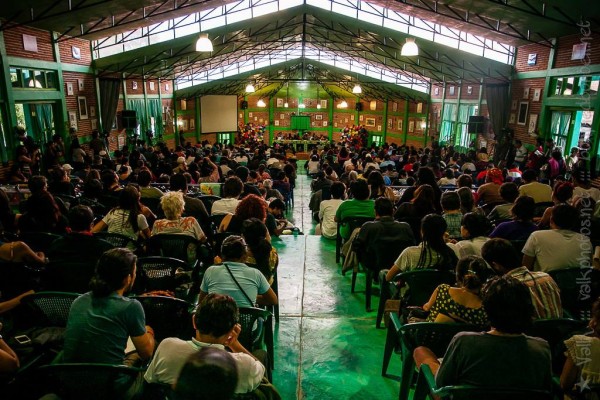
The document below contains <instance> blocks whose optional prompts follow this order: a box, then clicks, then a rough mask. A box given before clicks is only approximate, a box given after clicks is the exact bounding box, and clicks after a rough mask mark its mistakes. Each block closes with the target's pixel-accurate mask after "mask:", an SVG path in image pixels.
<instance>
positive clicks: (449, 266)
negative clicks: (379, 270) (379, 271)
mask: <svg viewBox="0 0 600 400" xmlns="http://www.w3.org/2000/svg"><path fill="white" fill-rule="evenodd" d="M447 229H448V225H447V224H446V220H445V219H444V217H442V216H441V215H437V214H429V215H427V216H426V217H425V218H423V220H422V222H421V235H422V241H421V243H420V244H418V245H417V246H410V247H407V248H406V249H404V251H402V253H400V256H399V257H398V259H397V260H396V262H395V263H394V266H393V267H392V268H391V269H390V270H389V271H387V274H386V275H385V280H386V281H388V282H390V281H392V280H393V279H394V277H395V276H396V275H397V274H399V273H400V272H405V271H411V270H414V269H438V270H443V271H453V270H454V269H455V268H456V263H457V261H458V258H457V257H456V254H455V253H454V251H453V250H452V248H451V247H450V246H448V245H447V244H446V241H445V240H444V234H445V233H446V230H447Z"/></svg>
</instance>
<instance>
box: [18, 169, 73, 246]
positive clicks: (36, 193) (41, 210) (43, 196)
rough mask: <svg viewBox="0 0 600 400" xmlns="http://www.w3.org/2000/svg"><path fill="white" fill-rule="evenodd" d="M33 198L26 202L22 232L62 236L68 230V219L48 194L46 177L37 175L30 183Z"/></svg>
mask: <svg viewBox="0 0 600 400" xmlns="http://www.w3.org/2000/svg"><path fill="white" fill-rule="evenodd" d="M28 186H29V190H30V191H31V196H29V198H28V199H27V200H26V201H25V213H24V214H23V215H22V216H21V218H19V220H18V226H19V230H20V231H21V232H50V233H56V234H59V235H62V234H64V233H65V232H66V229H67V225H68V222H67V218H65V216H64V215H63V214H62V212H61V209H60V207H59V205H58V204H57V202H56V201H55V199H54V196H52V194H50V192H48V182H47V180H46V177H44V176H40V175H36V176H33V177H31V179H30V180H29V183H28Z"/></svg>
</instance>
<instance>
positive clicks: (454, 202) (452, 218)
mask: <svg viewBox="0 0 600 400" xmlns="http://www.w3.org/2000/svg"><path fill="white" fill-rule="evenodd" d="M441 201H442V211H443V214H442V217H444V219H445V220H446V225H448V231H447V233H448V238H449V239H451V240H452V239H454V240H460V239H461V235H460V226H461V221H462V216H463V215H462V213H461V212H460V196H459V195H458V193H456V192H455V191H453V190H449V191H447V192H444V193H442V200H441Z"/></svg>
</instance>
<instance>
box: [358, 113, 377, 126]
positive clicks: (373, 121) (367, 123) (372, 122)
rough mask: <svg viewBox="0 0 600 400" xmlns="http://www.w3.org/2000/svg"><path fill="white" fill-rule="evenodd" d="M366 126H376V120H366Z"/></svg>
mask: <svg viewBox="0 0 600 400" xmlns="http://www.w3.org/2000/svg"><path fill="white" fill-rule="evenodd" d="M361 116H362V115H361ZM365 126H375V118H367V119H366V120H365Z"/></svg>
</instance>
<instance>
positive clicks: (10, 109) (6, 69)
mask: <svg viewBox="0 0 600 400" xmlns="http://www.w3.org/2000/svg"><path fill="white" fill-rule="evenodd" d="M7 58H8V56H7V55H6V47H5V46H4V32H2V31H0V63H1V64H2V67H1V68H2V70H1V71H0V90H1V95H0V97H2V98H3V99H5V100H6V103H5V104H6V106H7V107H6V121H5V123H6V125H5V128H6V130H5V132H4V135H5V137H4V140H5V142H6V144H7V146H9V147H13V145H14V141H15V140H14V133H13V134H11V133H12V129H11V128H10V127H13V126H17V113H16V111H15V99H14V96H13V91H12V90H11V89H12V86H11V83H10V66H9V65H8V62H7ZM0 113H2V110H0ZM6 150H7V149H6V147H5V146H0V155H1V156H2V162H3V163H5V162H8V160H9V159H12V158H13V155H11V156H10V158H9V156H8V153H7V151H6ZM12 153H13V154H14V151H13V152H12Z"/></svg>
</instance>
